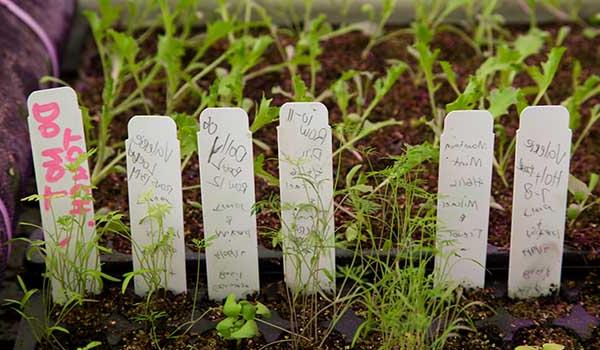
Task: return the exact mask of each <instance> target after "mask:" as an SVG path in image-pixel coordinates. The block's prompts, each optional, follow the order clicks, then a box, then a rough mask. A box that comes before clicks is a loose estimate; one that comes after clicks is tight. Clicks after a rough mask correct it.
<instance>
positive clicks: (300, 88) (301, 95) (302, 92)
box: [292, 74, 310, 102]
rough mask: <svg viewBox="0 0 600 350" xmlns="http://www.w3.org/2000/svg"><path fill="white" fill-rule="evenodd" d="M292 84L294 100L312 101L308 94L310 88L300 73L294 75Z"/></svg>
mask: <svg viewBox="0 0 600 350" xmlns="http://www.w3.org/2000/svg"><path fill="white" fill-rule="evenodd" d="M292 85H293V86H294V101H298V102H306V101H310V97H309V96H307V91H308V89H307V88H306V84H305V83H304V80H302V78H301V77H300V76H299V75H298V74H295V75H294V76H293V77H292Z"/></svg>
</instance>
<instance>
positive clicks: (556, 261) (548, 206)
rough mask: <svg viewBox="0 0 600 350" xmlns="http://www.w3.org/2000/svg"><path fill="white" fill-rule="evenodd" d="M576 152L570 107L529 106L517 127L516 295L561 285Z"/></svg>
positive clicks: (512, 269) (511, 282)
mask: <svg viewBox="0 0 600 350" xmlns="http://www.w3.org/2000/svg"><path fill="white" fill-rule="evenodd" d="M570 154H571V130H570V129H569V112H568V111H567V109H565V108H564V107H562V106H537V107H528V108H526V109H525V110H524V111H523V112H522V113H521V119H520V127H519V130H518V131H517V145H516V154H515V176H514V190H513V212H512V227H511V242H510V261H509V274H508V294H509V296H510V297H511V298H520V299H524V298H531V297H537V296H542V295H548V294H551V293H553V292H555V291H557V290H558V288H559V286H560V274H561V265H562V255H563V241H564V233H565V222H566V221H565V220H566V203H567V184H568V179H569V163H570Z"/></svg>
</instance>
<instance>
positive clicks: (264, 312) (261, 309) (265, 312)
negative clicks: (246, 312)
mask: <svg viewBox="0 0 600 350" xmlns="http://www.w3.org/2000/svg"><path fill="white" fill-rule="evenodd" d="M256 314H257V315H259V316H261V317H263V318H266V319H269V318H271V310H269V308H268V307H266V306H265V305H264V304H262V303H261V302H259V301H257V302H256Z"/></svg>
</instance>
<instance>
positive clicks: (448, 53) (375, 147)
mask: <svg viewBox="0 0 600 350" xmlns="http://www.w3.org/2000/svg"><path fill="white" fill-rule="evenodd" d="M394 29H396V28H388V30H390V31H392V30H394ZM509 29H510V36H511V37H512V38H514V37H515V36H516V35H518V34H519V33H523V32H525V31H526V28H524V27H512V28H509ZM542 29H544V30H547V31H548V32H550V33H551V35H552V36H553V37H554V36H556V34H557V31H558V29H559V26H558V25H550V26H547V27H544V28H542ZM582 30H583V29H582V28H579V27H577V26H575V25H573V26H572V27H571V33H570V34H569V35H568V36H567V38H566V40H565V42H564V46H565V47H566V48H567V51H566V53H565V55H564V57H563V60H562V62H561V64H560V68H559V71H558V73H557V74H556V77H555V80H554V82H553V83H552V85H551V86H550V89H549V91H548V95H549V98H550V100H551V101H552V102H553V103H556V104H558V103H560V102H561V101H563V100H564V99H565V98H567V97H568V96H570V95H571V94H572V82H571V79H572V74H571V72H572V67H573V64H574V62H575V61H576V60H578V61H579V62H581V66H582V70H583V71H582V77H581V78H582V79H585V78H587V77H588V76H590V75H591V74H600V61H599V60H598V59H597V57H598V56H599V55H600V36H598V37H596V38H594V39H587V38H585V37H584V36H583V34H582ZM281 40H282V42H283V43H284V44H285V45H287V44H292V43H293V40H292V39H290V38H287V37H282V38H281ZM411 40H412V37H411V36H409V35H399V36H395V37H393V38H392V39H390V40H389V41H386V42H384V43H382V44H380V45H378V46H376V47H374V48H373V50H372V52H371V53H370V54H369V55H367V57H366V58H362V57H361V55H360V53H361V51H362V50H363V48H364V47H365V46H366V45H367V42H368V38H367V37H366V36H364V35H363V34H361V33H359V32H352V33H348V34H345V35H342V36H338V37H334V38H332V39H330V40H327V41H324V42H322V46H323V53H322V54H321V55H320V56H319V57H318V60H319V62H320V64H321V70H320V72H319V73H318V75H317V84H316V87H317V95H318V94H320V93H321V92H322V91H324V90H325V89H327V88H328V87H329V86H330V85H331V84H332V83H333V82H334V81H335V80H336V79H338V78H339V77H340V75H341V74H342V73H343V72H345V71H347V70H349V69H355V70H361V71H369V72H373V73H374V76H375V77H380V76H382V75H383V74H384V73H385V68H384V67H386V62H388V61H389V60H398V59H399V60H403V61H405V62H407V63H408V64H409V65H410V66H411V69H412V70H413V71H417V70H418V66H417V62H416V61H415V59H414V58H413V57H412V56H411V55H410V54H409V53H408V50H407V48H408V46H409V45H411V44H412V43H411ZM226 46H227V43H226V42H220V43H217V44H216V45H215V46H214V47H213V49H212V50H211V51H209V52H208V54H207V55H206V60H207V61H210V59H211V58H214V57H217V55H218V54H219V53H220V52H223V50H225V48H226ZM433 48H439V49H440V50H441V54H440V59H441V60H447V61H449V62H450V63H451V64H452V67H453V69H454V70H455V71H456V73H457V76H458V83H459V85H460V88H461V89H462V88H464V86H465V84H466V81H467V79H468V76H469V75H470V74H472V73H474V72H475V70H476V69H477V68H478V67H479V66H480V64H481V63H482V62H483V61H484V57H483V56H478V55H477V54H476V53H475V52H474V51H473V49H472V48H471V47H470V46H469V45H468V44H466V43H465V42H464V41H463V40H461V38H460V37H458V36H457V35H455V34H452V33H448V32H441V33H439V34H438V35H436V37H435V40H434V42H433ZM154 50H155V43H154V42H153V41H152V40H149V41H147V44H146V45H145V47H144V53H143V54H153V52H154ZM546 53H547V48H546V49H545V50H544V52H543V53H542V54H539V55H536V56H534V57H530V58H529V59H528V61H527V63H529V64H539V63H540V62H543V61H544V60H545V59H546ZM83 58H84V59H83V64H82V67H81V70H80V74H79V77H78V78H77V79H76V80H75V81H74V82H73V83H74V85H75V87H76V88H77V91H78V92H79V93H80V94H81V98H82V101H83V104H84V105H85V106H87V107H88V108H89V109H90V113H91V114H92V115H99V112H100V108H101V91H102V85H103V79H102V74H101V70H100V64H99V59H98V56H97V52H96V48H95V46H94V45H93V44H90V45H88V46H87V49H86V50H85V52H84V54H83ZM278 62H281V58H280V56H279V54H278V52H277V50H276V49H275V47H274V46H273V45H272V47H271V48H270V49H269V50H267V53H266V54H265V55H264V57H263V62H262V63H261V64H259V65H258V66H257V67H256V68H255V69H260V68H261V67H264V66H266V65H268V64H272V63H278ZM436 69H437V70H440V69H439V67H436ZM302 75H303V77H304V78H305V79H308V72H306V71H304V72H302ZM212 78H213V77H211V76H208V77H206V79H205V80H203V81H200V83H199V84H200V86H203V87H206V86H208V85H209V84H210V82H211V79H212ZM532 83H533V82H532V81H531V79H530V78H529V77H528V76H526V75H519V76H517V78H516V80H515V85H517V86H519V87H523V86H528V85H531V84H532ZM275 86H281V87H282V88H283V89H284V90H288V91H289V90H290V89H291V79H290V76H289V73H288V72H287V70H284V71H282V72H276V73H270V74H266V75H261V76H259V77H258V78H256V79H251V80H250V81H248V83H247V85H246V87H245V90H244V96H246V97H248V98H250V99H253V100H254V101H259V100H260V98H261V97H262V95H263V94H264V95H265V96H266V97H268V98H273V102H272V105H275V106H279V105H281V104H283V103H285V102H287V100H288V99H287V98H286V97H284V96H282V95H280V94H275V95H273V94H272V88H273V87H275ZM149 90H150V92H149V93H147V96H151V98H152V99H153V101H154V103H153V105H154V106H156V110H153V112H154V113H155V114H160V113H161V112H163V111H161V108H163V107H162V106H164V91H161V90H164V88H161V87H154V88H150V89H149ZM371 94H372V92H371ZM427 96H428V95H427V90H426V88H425V86H424V84H419V85H415V83H414V81H413V76H412V75H411V74H408V73H404V74H403V75H402V76H401V77H400V79H399V80H398V82H397V83H396V84H395V85H394V87H393V88H392V89H391V90H390V92H389V93H388V94H387V95H386V97H385V98H384V100H383V102H382V103H380V104H379V105H378V106H377V107H376V108H375V109H374V111H373V113H372V116H371V120H373V121H379V120H385V119H395V120H398V121H402V122H403V124H402V125H399V126H392V127H388V128H385V129H383V130H380V131H379V132H376V133H375V134H372V135H371V136H370V137H368V138H366V139H364V140H362V141H361V142H360V143H359V144H358V149H359V150H361V151H364V152H363V154H364V155H365V156H364V157H363V159H362V160H358V159H357V158H356V157H354V156H353V155H352V154H351V153H350V152H344V153H343V155H342V158H341V160H339V162H340V164H339V165H340V167H339V169H340V171H339V173H338V174H337V175H339V176H341V179H343V178H344V177H343V176H344V175H345V172H346V171H347V170H348V169H349V168H350V167H352V166H354V165H356V164H360V163H363V164H364V165H365V166H366V167H367V168H371V169H373V170H380V169H382V168H385V167H387V166H389V165H390V164H391V162H390V161H389V157H390V156H395V155H399V154H402V153H403V152H404V151H405V149H406V146H407V145H415V144H419V143H422V142H424V141H430V142H431V141H432V140H433V133H432V132H431V130H430V129H429V127H427V126H425V125H424V124H423V123H422V122H420V118H421V117H423V116H430V115H431V110H430V107H429V103H428V97H427ZM370 98H371V97H369V99H370ZM455 98H456V96H455V93H454V92H453V91H452V89H451V88H450V86H449V84H447V83H444V84H442V85H441V87H440V89H439V90H438V91H437V92H436V100H437V103H438V105H439V106H440V107H442V106H444V105H445V104H446V103H449V102H451V101H453V100H454V99H455ZM598 102H600V99H598V98H597V97H595V98H592V99H590V100H589V101H587V102H586V103H585V104H584V106H583V110H582V113H581V114H582V115H583V116H584V120H585V119H586V118H587V116H589V110H590V108H591V107H592V106H594V105H595V104H597V103H598ZM324 103H325V104H326V105H327V107H328V108H329V112H330V121H331V124H332V125H335V124H337V123H339V122H340V119H341V112H340V110H339V108H337V106H336V104H335V102H334V101H333V100H332V99H325V101H324ZM186 105H187V107H186V108H188V110H184V111H181V112H188V113H191V112H193V111H194V110H195V109H196V108H197V102H196V103H194V102H193V101H189V103H186ZM355 109H356V106H353V105H351V106H350V107H349V110H350V111H353V110H355ZM136 113H137V114H145V113H144V111H143V110H135V109H134V110H132V111H131V112H130V113H128V114H127V115H120V116H118V117H117V118H116V119H115V121H114V122H113V125H112V126H111V130H112V134H111V140H112V142H115V143H116V142H120V141H122V140H124V139H126V136H127V135H126V130H127V128H126V123H127V121H128V119H129V118H130V117H131V116H133V115H135V114H136ZM253 113H254V112H253V111H250V113H249V115H250V118H251V119H252V118H253ZM502 123H503V125H504V126H505V129H506V133H507V134H508V135H509V136H513V135H514V133H515V130H516V128H517V127H518V115H517V111H516V109H515V108H514V107H513V108H512V109H511V110H510V113H509V114H508V115H507V116H505V117H504V119H503V120H502ZM275 127H276V125H275V124H271V125H267V126H266V127H265V128H263V129H262V130H260V131H259V132H257V133H256V134H254V135H253V137H254V138H256V139H258V140H260V141H262V142H263V143H265V144H266V145H268V146H269V148H270V151H268V152H265V151H264V150H263V149H260V148H258V147H255V150H254V151H255V154H256V155H258V154H264V155H265V158H266V164H265V168H266V169H267V170H268V171H269V172H270V173H272V174H273V175H275V176H277V160H276V154H277V142H276V135H277V134H276V129H275ZM579 132H580V130H575V131H574V133H573V139H574V140H575V139H576V138H577V137H578V135H579ZM599 136H600V123H598V124H596V125H595V126H594V127H593V128H592V131H591V133H590V135H589V137H587V138H586V139H585V140H584V142H583V144H582V146H581V147H580V148H579V149H578V150H577V152H576V153H575V154H574V156H573V158H572V161H571V171H572V173H573V174H574V175H575V176H577V177H578V178H580V179H582V180H583V181H587V179H588V177H589V174H590V173H591V172H599V170H600V169H599V168H598V164H600V137H599ZM336 146H337V142H334V149H335V147H336ZM367 150H368V152H366V151H367ZM335 163H336V164H335V165H334V167H335V169H338V167H337V165H338V164H337V163H338V159H336V160H335ZM428 168H429V171H428V172H426V173H425V174H424V175H423V178H424V179H425V180H426V185H425V187H426V188H427V189H428V190H430V191H432V192H433V193H435V191H436V183H437V166H436V165H431V166H430V167H428ZM512 174H513V164H512V163H511V164H510V165H509V169H508V171H507V172H506V178H507V180H508V182H509V184H511V183H512ZM492 183H493V189H492V195H493V198H494V199H495V201H496V202H497V203H498V204H499V205H500V206H501V207H502V208H504V210H498V209H491V214H490V224H489V242H490V243H491V244H493V245H496V246H497V247H499V248H500V249H506V250H507V249H508V247H509V241H510V221H511V215H510V213H511V206H512V187H511V186H508V187H507V186H505V185H504V184H503V182H502V181H501V179H500V178H499V176H498V174H497V173H496V172H495V171H494V175H493V182H492ZM198 184H199V166H198V160H197V157H192V159H191V161H190V162H189V163H188V165H187V166H186V168H185V169H184V170H183V186H184V187H188V186H197V185H198ZM278 193H279V190H278V189H277V188H276V187H272V186H269V185H268V184H267V183H266V182H265V181H264V180H262V179H260V178H258V177H257V178H256V196H257V201H262V200H266V199H269V198H271V197H273V196H275V197H276V196H278ZM595 194H596V195H598V194H600V192H598V190H596V192H595ZM94 197H95V200H96V208H109V209H111V210H120V211H122V212H124V213H127V208H128V204H127V182H126V176H125V175H124V174H121V173H115V174H112V175H110V176H109V177H108V178H107V179H106V180H104V181H103V182H102V183H100V184H99V185H98V189H97V190H96V191H95V192H94ZM193 202H200V191H199V189H197V188H196V189H190V190H185V191H184V204H185V207H184V216H185V225H186V226H185V227H186V228H185V230H186V237H187V238H188V240H189V239H191V238H198V237H202V236H203V226H202V212H201V210H200V209H197V208H194V207H193V206H192V205H190V203H193ZM598 217H600V206H595V207H592V208H591V209H589V210H587V211H585V212H584V213H583V214H582V215H581V216H580V217H579V218H578V220H577V221H576V222H575V223H574V224H571V223H570V224H569V225H568V227H567V230H566V239H565V241H566V244H568V245H571V246H573V247H575V248H577V249H580V250H582V251H585V252H586V253H588V255H589V256H588V257H589V258H594V257H596V255H597V254H596V253H597V251H598V249H600V229H599V228H598ZM257 220H258V228H259V240H260V242H261V244H263V245H264V246H266V247H271V246H272V244H271V238H270V235H269V233H272V232H276V231H277V230H278V228H279V225H280V224H279V219H278V216H277V214H276V213H275V212H273V211H272V210H266V209H265V210H262V211H260V212H259V213H258V215H257ZM347 220H348V216H346V215H342V214H336V227H337V228H340V227H343V224H344V223H345V222H346V221H347ZM111 241H112V242H110V244H109V245H110V246H111V247H113V248H116V249H117V250H119V251H123V252H128V251H129V250H130V248H129V244H128V242H126V241H123V240H121V239H119V238H115V239H112V240H111Z"/></svg>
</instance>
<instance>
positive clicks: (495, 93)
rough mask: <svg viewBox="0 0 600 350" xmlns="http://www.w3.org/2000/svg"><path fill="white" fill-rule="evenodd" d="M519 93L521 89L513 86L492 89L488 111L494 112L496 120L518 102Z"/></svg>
mask: <svg viewBox="0 0 600 350" xmlns="http://www.w3.org/2000/svg"><path fill="white" fill-rule="evenodd" d="M519 93H520V91H519V90H517V89H515V88H514V87H512V86H510V87H505V88H502V89H500V90H498V89H494V90H492V92H491V93H490V96H489V97H488V101H489V103H490V106H489V108H488V111H489V112H490V113H491V114H492V116H493V117H494V120H496V119H498V118H499V117H501V116H503V115H505V114H506V113H508V108H509V107H510V106H512V105H513V104H516V103H517V101H518V96H519Z"/></svg>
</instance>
